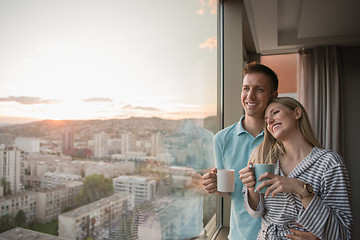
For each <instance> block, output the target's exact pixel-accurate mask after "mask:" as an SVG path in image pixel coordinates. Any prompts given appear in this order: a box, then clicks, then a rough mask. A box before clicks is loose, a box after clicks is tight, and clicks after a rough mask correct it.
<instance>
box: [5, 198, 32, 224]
mask: <svg viewBox="0 0 360 240" xmlns="http://www.w3.org/2000/svg"><path fill="white" fill-rule="evenodd" d="M0 208H1V216H4V215H6V214H10V215H12V216H13V217H15V216H16V214H17V213H18V212H19V211H20V210H22V211H23V212H24V213H25V216H26V221H27V222H31V221H34V220H35V219H36V211H37V197H36V192H32V191H27V192H22V193H17V194H13V195H8V196H5V197H2V198H0Z"/></svg>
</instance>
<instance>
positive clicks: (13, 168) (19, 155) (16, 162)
mask: <svg viewBox="0 0 360 240" xmlns="http://www.w3.org/2000/svg"><path fill="white" fill-rule="evenodd" d="M24 175H25V172H24V152H23V151H20V150H19V149H17V148H16V147H13V146H7V147H4V148H3V149H0V178H5V179H6V181H7V182H10V189H11V192H12V193H17V192H21V191H22V190H23V186H24V184H23V183H24Z"/></svg>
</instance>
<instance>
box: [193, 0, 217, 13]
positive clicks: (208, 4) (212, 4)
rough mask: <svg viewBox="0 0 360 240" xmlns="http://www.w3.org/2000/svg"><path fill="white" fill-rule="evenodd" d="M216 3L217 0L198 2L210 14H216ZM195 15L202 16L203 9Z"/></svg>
mask: <svg viewBox="0 0 360 240" xmlns="http://www.w3.org/2000/svg"><path fill="white" fill-rule="evenodd" d="M217 1H218V0H208V1H206V0H200V1H199V2H200V4H201V6H202V7H205V8H207V9H210V14H217ZM196 13H197V14H199V15H201V16H202V15H204V14H205V9H204V8H201V9H200V10H198V11H197V12H196Z"/></svg>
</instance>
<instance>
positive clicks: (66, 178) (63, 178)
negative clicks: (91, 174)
mask: <svg viewBox="0 0 360 240" xmlns="http://www.w3.org/2000/svg"><path fill="white" fill-rule="evenodd" d="M74 181H80V182H81V181H82V177H81V176H80V175H76V174H68V173H56V172H46V173H45V174H44V175H43V176H42V178H41V188H52V187H55V186H59V185H63V184H66V183H68V182H74Z"/></svg>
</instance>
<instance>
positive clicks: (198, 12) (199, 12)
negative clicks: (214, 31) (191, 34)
mask: <svg viewBox="0 0 360 240" xmlns="http://www.w3.org/2000/svg"><path fill="white" fill-rule="evenodd" d="M196 13H197V14H199V15H201V16H202V15H204V13H205V9H203V8H202V9H199V10H198V11H197V12H196Z"/></svg>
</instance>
